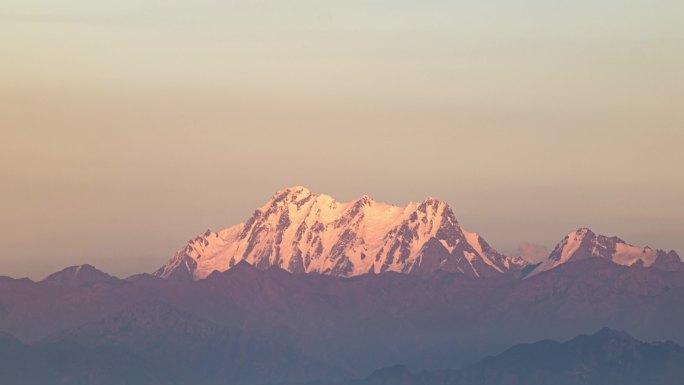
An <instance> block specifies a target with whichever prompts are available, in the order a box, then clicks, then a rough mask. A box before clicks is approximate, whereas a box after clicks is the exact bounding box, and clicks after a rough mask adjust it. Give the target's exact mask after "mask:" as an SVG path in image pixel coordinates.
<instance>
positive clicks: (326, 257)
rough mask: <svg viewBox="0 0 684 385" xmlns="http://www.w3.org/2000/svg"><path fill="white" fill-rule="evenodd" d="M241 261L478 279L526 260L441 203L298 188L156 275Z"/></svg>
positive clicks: (197, 242)
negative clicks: (399, 202)
mask: <svg viewBox="0 0 684 385" xmlns="http://www.w3.org/2000/svg"><path fill="white" fill-rule="evenodd" d="M242 260H244V261H247V262H248V263H250V264H252V265H254V266H256V267H257V268H262V269H263V268H267V267H270V266H278V267H280V268H283V269H285V270H287V271H290V272H292V273H319V274H327V275H333V276H341V277H349V276H355V275H360V274H365V273H381V272H386V271H394V272H399V273H425V272H432V271H435V270H446V271H452V272H461V273H464V274H466V275H469V276H472V277H483V276H491V275H495V274H501V273H506V272H510V271H519V270H520V269H521V268H522V267H523V266H524V265H525V262H524V261H523V260H522V259H520V258H517V257H508V256H504V255H503V254H501V253H499V252H497V251H496V250H494V249H493V248H492V247H491V246H490V245H489V244H488V243H487V242H486V241H485V240H484V239H483V238H482V237H480V236H479V235H478V234H475V233H469V232H466V231H464V230H463V229H462V228H461V226H460V225H459V223H458V221H457V220H456V218H455V216H454V213H453V211H452V210H451V208H450V207H449V206H448V205H447V204H446V203H445V202H441V201H439V200H436V199H433V198H429V199H427V200H425V201H423V202H421V203H410V204H408V205H407V206H405V207H398V206H393V205H389V204H386V203H381V202H376V201H374V200H372V199H371V198H370V197H368V196H366V195H364V196H362V197H361V198H359V199H357V200H355V201H352V202H346V203H343V202H338V201H336V200H335V199H333V198H332V197H330V196H328V195H324V194H314V193H312V192H311V191H309V190H308V189H306V188H304V187H301V186H296V187H292V188H288V189H285V190H282V191H279V192H278V193H276V194H275V195H274V196H273V197H272V198H271V200H269V201H268V202H267V203H266V204H265V205H263V206H262V207H261V208H259V209H257V210H256V211H255V212H254V214H253V215H252V217H251V218H249V220H248V221H247V222H246V223H244V224H238V225H235V226H233V227H230V228H228V229H225V230H222V231H220V232H218V233H217V232H213V231H210V230H207V231H206V232H205V233H203V234H201V235H199V236H198V237H197V238H195V239H194V240H191V241H190V242H188V243H187V244H186V245H185V246H184V247H183V248H181V249H180V250H178V252H176V254H175V256H174V257H173V258H171V260H170V261H169V263H167V264H166V265H164V266H163V267H161V268H160V269H159V270H158V271H157V272H155V275H157V276H160V277H163V278H171V279H184V280H190V279H202V278H205V277H207V276H208V275H209V274H211V273H212V272H213V271H225V270H228V269H230V268H231V267H233V266H235V265H236V264H237V263H238V262H240V261H242Z"/></svg>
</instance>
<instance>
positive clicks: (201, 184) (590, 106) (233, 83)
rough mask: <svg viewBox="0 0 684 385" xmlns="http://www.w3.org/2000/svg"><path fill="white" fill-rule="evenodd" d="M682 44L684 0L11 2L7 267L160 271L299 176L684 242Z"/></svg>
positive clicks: (489, 215) (6, 15)
mask: <svg viewBox="0 0 684 385" xmlns="http://www.w3.org/2000/svg"><path fill="white" fill-rule="evenodd" d="M682 47H684V2H682V1H681V0H664V1H658V0H636V1H617V0H594V1H573V2H570V1H567V2H548V1H541V0H539V1H530V0H524V1H515V2H511V1H448V2H447V1H403V0H395V1H388V0H377V1H372V0H366V1H355V0H350V1H324V0H316V1H314V0H311V1H299V0H291V1H276V0H260V1H256V0H243V1H230V0H222V1H217V0H193V1H191V0H163V1H162V0H135V1H133V0H117V1H99V2H94V1H87V0H62V1H59V2H56V1H53V0H4V1H3V2H2V4H0V48H1V49H2V60H1V61H0V129H1V130H2V144H1V145H0V178H1V180H2V184H1V186H2V187H1V188H0V213H1V214H0V249H1V250H2V253H0V275H10V276H30V277H32V278H41V277H42V276H44V275H45V274H47V273H49V272H51V271H54V270H56V269H59V268H62V267H64V266H67V265H73V264H80V263H91V264H94V265H95V266H97V267H99V268H101V269H103V270H106V271H108V272H111V273H114V274H117V275H121V276H125V275H128V274H132V273H136V272H140V271H152V270H154V269H155V268H156V267H158V266H159V265H161V264H162V263H164V262H165V261H166V260H167V259H168V258H169V257H170V256H171V255H172V254H173V252H174V251H175V250H176V249H177V248H179V247H180V246H182V244H183V243H184V242H185V241H186V240H187V239H190V238H192V237H194V236H195V235H196V234H197V233H199V232H201V231H203V230H205V229H206V228H212V229H221V228H225V227H228V226H229V225H232V224H235V223H238V222H242V221H244V220H246V219H247V217H248V216H249V215H250V214H251V213H252V211H253V210H254V209H255V208H256V207H258V206H260V205H261V204H263V203H264V202H265V201H266V200H268V199H269V197H270V196H271V195H272V194H273V193H274V192H275V191H277V190H279V189H282V188H284V187H287V186H290V185H305V186H307V187H309V188H310V189H312V190H313V191H314V192H321V193H327V194H329V195H332V196H334V197H336V198H338V199H339V200H351V199H353V198H356V197H358V196H360V195H362V194H364V193H365V194H368V195H370V196H371V197H373V198H375V199H376V200H381V201H386V202H390V203H395V204H402V205H403V204H405V203H407V202H408V201H420V200H423V199H424V198H426V197H427V196H434V197H437V198H439V199H442V200H445V201H447V202H449V203H450V204H451V206H452V207H453V209H454V211H455V213H456V215H457V217H458V218H459V220H460V222H461V223H462V224H463V225H464V227H465V228H467V229H469V230H471V231H477V232H479V233H481V234H482V235H483V236H484V237H485V238H486V239H488V240H489V241H490V243H492V245H494V246H495V247H497V248H498V249H500V250H502V251H505V252H515V250H516V249H517V247H518V243H519V242H523V241H525V242H531V243H533V244H540V245H543V246H546V247H549V248H550V247H553V245H554V244H555V243H556V242H558V241H559V240H560V239H561V238H562V237H563V236H564V235H565V234H567V233H568V232H569V231H571V230H572V229H574V228H577V227H580V226H589V227H591V228H593V229H594V230H595V231H597V232H600V233H604V234H607V235H619V236H621V237H622V238H623V239H625V240H626V241H628V242H631V243H634V244H638V245H651V246H654V247H659V248H665V249H670V248H674V249H677V250H679V252H680V254H684V203H682V197H684V171H682V165H684V155H683V152H682V144H684V106H683V105H682V104H683V101H684V72H683V70H682V69H683V68H684V49H683V48H682ZM532 246H534V245H532Z"/></svg>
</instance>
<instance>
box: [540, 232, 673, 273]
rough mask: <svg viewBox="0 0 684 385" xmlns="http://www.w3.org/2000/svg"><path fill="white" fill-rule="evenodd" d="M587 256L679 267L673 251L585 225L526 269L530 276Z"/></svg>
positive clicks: (615, 261)
mask: <svg viewBox="0 0 684 385" xmlns="http://www.w3.org/2000/svg"><path fill="white" fill-rule="evenodd" d="M588 258H601V259H605V260H609V261H611V262H613V263H615V264H618V265H623V266H641V267H654V268H658V269H661V270H676V269H680V268H682V263H681V259H680V258H679V255H677V253H676V252H675V251H674V250H671V251H670V252H666V251H664V250H656V249H652V248H650V247H648V246H647V247H639V246H634V245H630V244H629V243H627V242H625V241H623V240H622V239H620V238H618V237H607V236H605V235H597V234H595V233H594V232H593V231H591V230H590V229H588V228H580V229H577V230H576V231H573V232H571V233H569V234H568V235H567V236H565V238H563V239H562V240H561V241H560V242H559V243H558V245H556V247H555V248H554V250H553V251H552V252H551V254H550V255H549V257H548V258H547V259H546V260H545V261H543V262H541V263H540V264H538V265H537V266H534V268H533V269H531V270H530V275H535V274H539V273H541V272H544V271H547V270H551V269H553V268H555V267H558V266H560V265H562V264H565V263H568V262H575V261H580V260H583V259H588Z"/></svg>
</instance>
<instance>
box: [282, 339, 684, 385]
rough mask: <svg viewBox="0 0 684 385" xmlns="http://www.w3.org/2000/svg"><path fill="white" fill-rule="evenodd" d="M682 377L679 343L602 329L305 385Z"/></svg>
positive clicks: (670, 381) (665, 382)
mask: <svg viewBox="0 0 684 385" xmlns="http://www.w3.org/2000/svg"><path fill="white" fill-rule="evenodd" d="M683 376H684V348H682V347H681V346H680V345H678V344H676V343H674V342H669V341H668V342H654V343H647V342H641V341H638V340H636V339H634V338H633V337H632V336H630V335H629V334H627V333H625V332H621V331H616V330H612V329H608V328H604V329H601V330H599V331H598V332H596V333H594V334H591V335H580V336H577V337H575V338H573V339H571V340H569V341H566V342H563V343H559V342H556V341H552V340H543V341H539V342H535V343H531V344H520V345H515V346H513V347H511V348H509V349H507V350H506V351H504V352H503V353H501V354H499V355H497V356H493V357H487V358H485V359H483V360H481V361H480V362H478V363H476V364H474V365H470V366H468V367H466V368H464V369H461V370H444V371H423V372H420V373H412V372H411V371H409V370H408V368H406V367H405V366H403V365H395V366H391V367H387V368H383V369H379V370H376V371H375V372H373V373H372V374H371V375H370V376H368V377H366V378H364V379H361V380H352V381H345V382H333V381H320V382H313V383H308V384H307V385H385V384H397V385H549V384H561V385H645V384H648V385H675V384H679V383H680V381H681V379H682V378H683ZM291 385H294V384H291Z"/></svg>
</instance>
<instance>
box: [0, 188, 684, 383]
mask: <svg viewBox="0 0 684 385" xmlns="http://www.w3.org/2000/svg"><path fill="white" fill-rule="evenodd" d="M683 265H684V264H683V263H682V262H681V260H680V258H679V256H678V255H677V254H676V253H675V252H674V251H670V252H665V251H663V250H656V249H651V248H649V247H637V246H632V245H630V244H628V243H626V242H625V241H622V240H621V239H619V238H617V237H606V236H602V235H597V234H595V233H594V232H592V231H591V230H589V229H585V228H582V229H578V230H577V231H573V232H571V233H570V234H569V235H568V236H566V237H565V238H563V239H562V240H561V242H559V244H558V245H557V246H556V247H555V248H554V250H553V251H552V252H551V253H550V255H549V257H548V258H547V259H546V260H544V261H543V262H541V263H539V264H534V265H532V264H528V263H526V262H525V261H523V260H522V259H520V258H516V257H509V256H504V255H503V254H501V253H499V252H497V251H496V250H494V249H493V248H492V247H490V246H489V245H488V244H487V242H486V241H484V239H483V238H482V237H480V236H479V235H477V234H475V233H469V232H467V231H465V230H463V229H462V228H461V227H460V225H459V223H458V222H457V221H456V218H455V216H454V214H453V212H452V210H451V209H450V208H449V206H448V205H446V204H445V203H443V202H440V201H438V200H435V199H427V200H425V201H424V202H421V203H412V204H409V205H407V206H406V207H397V206H392V205H388V204H385V203H379V202H375V201H373V200H371V199H370V198H368V197H362V198H360V199H358V200H356V201H353V202H349V203H340V202H337V201H335V200H334V199H332V198H330V197H328V196H325V195H318V194H313V193H311V192H310V191H309V190H307V189H305V188H302V187H296V188H290V189H286V190H283V191H281V192H279V193H277V194H276V195H275V196H274V197H273V198H272V199H271V200H270V201H269V202H268V203H266V204H265V205H264V206H263V207H261V208H259V209H258V210H256V211H255V213H254V215H253V216H252V217H251V218H250V219H249V220H248V221H247V222H245V224H239V225H236V226H234V227H231V228H229V229H226V230H223V231H220V232H218V233H216V232H211V231H207V232H205V233H203V234H202V235H201V236H199V237H198V238H196V239H195V240H192V241H190V242H189V243H188V244H187V245H186V246H185V247H183V248H182V249H181V250H179V251H178V252H177V253H176V255H175V256H174V257H173V258H172V259H171V261H170V262H169V263H168V264H166V265H165V266H163V267H162V268H160V269H159V270H158V271H157V272H156V273H154V274H145V273H143V274H137V275H134V276H132V277H128V278H126V279H119V278H117V277H114V276H112V275H109V274H107V273H105V272H102V271H100V270H98V269H96V268H95V267H93V266H90V265H81V266H72V267H68V268H66V269H64V270H62V271H59V272H56V273H54V274H51V275H49V276H48V277H47V278H45V279H43V280H41V281H37V282H34V281H32V280H30V279H13V278H9V277H0V382H1V383H2V384H10V385H13V384H22V385H26V384H28V385H31V384H167V385H173V384H189V383H192V384H200V385H202V384H206V385H209V384H231V385H252V384H254V385H256V384H269V383H270V384H274V383H307V382H311V383H325V384H327V383H335V384H338V383H339V384H347V383H349V382H348V381H356V382H351V383H358V384H382V383H391V384H409V385H412V384H427V385H430V384H458V385H460V384H532V385H534V384H546V383H554V384H556V383H557V384H598V383H605V384H613V383H615V384H617V383H624V384H633V383H639V382H634V381H637V380H638V381H642V382H641V383H648V384H670V383H672V384H676V383H677V382H674V383H673V382H668V381H671V379H672V378H674V377H672V376H674V375H675V374H677V373H679V370H680V366H681V352H680V351H681V348H680V347H679V346H678V345H675V343H679V344H682V343H684V329H682V327H681V325H682V324H684V268H682V266H683ZM604 327H608V328H611V330H607V329H606V330H602V331H601V332H599V333H597V334H594V335H590V336H583V337H578V338H576V339H571V338H573V337H575V336H577V335H579V334H586V333H590V332H593V331H595V330H599V329H601V328H604ZM614 330H627V331H629V332H630V333H632V335H634V336H635V337H636V338H638V339H639V340H648V341H657V340H672V341H674V343H660V344H646V343H641V342H639V341H637V340H635V339H632V338H631V337H628V336H627V335H625V334H623V333H620V332H615V331H614ZM548 339H554V340H569V339H570V340H569V341H568V342H566V343H563V344H559V343H555V342H551V341H547V340H548ZM527 341H542V342H539V343H535V344H531V345H517V344H520V343H523V342H527ZM513 345H516V347H514V348H512V349H511V350H508V351H506V352H505V353H503V354H500V353H501V352H502V351H504V350H505V349H507V348H509V347H510V346H513ZM488 356H489V357H490V358H486V357H488ZM653 357H659V358H653ZM663 365H664V366H663ZM630 367H631V368H634V369H633V370H632V371H631V372H630V369H629V368H630ZM378 368H385V369H381V370H378V371H376V370H377V369H378ZM374 371H376V372H374ZM372 372H374V373H373V374H372V375H371V376H370V377H366V376H368V373H372ZM359 378H361V380H350V379H359ZM320 381H323V382H320ZM601 381H603V382H601ZM619 381H623V382H619ZM629 381H632V382H629Z"/></svg>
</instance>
